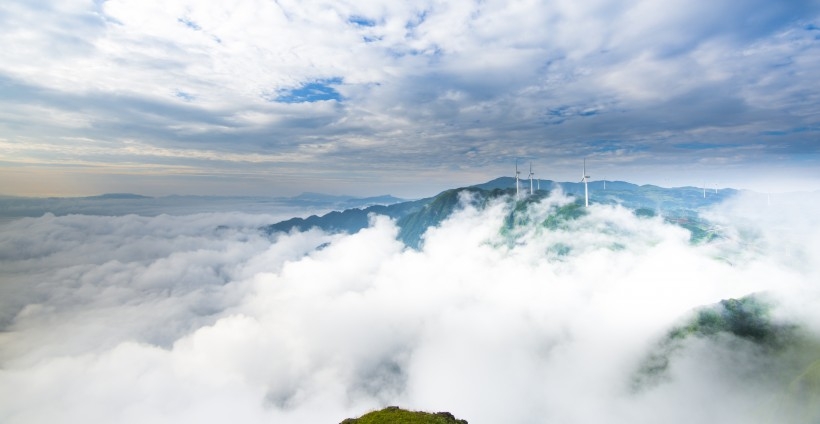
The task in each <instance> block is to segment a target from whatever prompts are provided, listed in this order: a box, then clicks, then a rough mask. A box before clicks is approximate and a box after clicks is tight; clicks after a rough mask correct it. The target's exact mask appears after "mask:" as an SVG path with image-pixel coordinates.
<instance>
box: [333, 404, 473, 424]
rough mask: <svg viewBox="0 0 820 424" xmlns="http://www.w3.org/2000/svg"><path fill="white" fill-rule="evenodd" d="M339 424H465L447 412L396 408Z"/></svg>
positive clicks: (392, 407)
mask: <svg viewBox="0 0 820 424" xmlns="http://www.w3.org/2000/svg"><path fill="white" fill-rule="evenodd" d="M341 424H467V421H465V420H460V419H457V418H455V417H454V416H453V414H451V413H449V412H437V413H434V414H433V413H429V412H419V411H407V410H404V409H401V408H399V407H396V406H388V407H387V408H384V409H382V410H380V411H373V412H370V413H368V414H365V415H362V416H361V417H359V418H348V419H346V420H344V421H342V422H341Z"/></svg>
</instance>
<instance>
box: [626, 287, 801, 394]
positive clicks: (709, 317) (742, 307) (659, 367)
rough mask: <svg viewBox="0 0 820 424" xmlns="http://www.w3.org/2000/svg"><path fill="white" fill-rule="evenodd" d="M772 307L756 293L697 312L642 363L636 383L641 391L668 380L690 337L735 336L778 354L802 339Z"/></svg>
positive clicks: (635, 379)
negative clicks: (778, 318)
mask: <svg viewBox="0 0 820 424" xmlns="http://www.w3.org/2000/svg"><path fill="white" fill-rule="evenodd" d="M771 308H772V305H771V303H769V302H768V301H767V300H766V299H765V297H763V296H761V295H756V294H752V295H749V296H745V297H742V298H740V299H726V300H721V301H720V302H719V303H717V304H715V305H711V306H706V307H702V308H699V309H697V310H695V311H694V312H693V315H692V317H691V318H689V319H688V320H687V321H686V322H685V323H684V324H682V325H680V326H677V327H674V328H673V329H671V330H670V331H669V332H668V333H667V334H666V336H665V337H664V338H663V339H662V340H661V341H660V342H659V343H658V344H657V346H656V347H655V349H653V351H652V352H650V353H649V355H647V357H646V358H645V359H644V361H643V362H642V363H641V365H640V367H639V369H638V372H637V373H636V375H635V377H634V381H633V388H634V389H640V388H644V387H646V386H651V385H655V384H658V383H660V382H662V381H664V380H665V379H666V378H667V375H666V373H667V371H668V368H669V365H670V361H672V359H673V357H674V355H675V353H676V352H677V351H679V350H680V349H681V348H682V347H683V345H684V342H685V341H686V340H687V339H689V338H693V337H694V338H710V339H716V338H717V337H720V336H721V335H731V336H734V337H736V338H738V339H741V340H745V341H747V342H750V343H751V344H752V345H754V346H755V347H756V349H757V350H758V351H759V352H760V353H761V354H764V355H771V356H774V355H777V354H779V353H781V352H783V351H784V350H785V349H787V348H789V347H792V346H794V345H795V343H796V342H797V341H798V340H799V333H798V330H799V329H798V327H797V326H796V325H793V324H790V323H779V322H775V321H772V319H771V314H770V311H771Z"/></svg>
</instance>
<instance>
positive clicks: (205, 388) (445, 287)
mask: <svg viewBox="0 0 820 424" xmlns="http://www.w3.org/2000/svg"><path fill="white" fill-rule="evenodd" d="M509 200H510V199H503V198H499V199H495V201H493V202H491V203H490V204H488V205H487V207H486V208H484V209H475V208H474V207H472V206H470V204H469V202H465V206H464V207H463V210H460V211H458V212H456V213H455V214H454V215H453V216H451V217H450V218H449V219H447V220H446V221H444V222H443V223H442V224H441V225H440V226H438V227H434V228H430V229H428V231H427V233H426V234H425V236H424V239H423V244H422V246H421V248H420V249H418V250H414V249H408V248H406V247H405V246H404V245H402V243H401V242H399V241H397V239H396V237H397V234H398V228H397V227H396V225H395V222H393V221H391V220H389V219H387V218H385V217H374V218H373V221H372V223H371V226H370V227H369V228H367V229H365V230H362V231H360V232H358V233H356V234H354V235H344V234H325V233H322V232H320V231H318V230H315V229H314V230H311V231H307V232H291V233H288V234H282V233H280V234H276V235H274V236H273V237H272V238H271V237H269V236H267V235H265V234H263V233H262V232H260V231H259V227H260V226H262V225H265V224H267V223H270V222H271V221H272V220H273V219H274V218H273V217H272V216H267V215H264V214H258V213H257V214H245V213H238V212H216V213H202V214H193V215H186V216H174V215H158V216H139V215H134V214H126V215H114V214H112V215H109V216H91V215H80V214H74V215H64V216H55V215H53V214H46V215H43V216H40V217H29V218H21V219H18V220H15V221H13V222H7V223H0V269H2V270H3V272H2V273H0V399H3V401H2V402H0V421H2V422H3V423H7V424H32V423H50V422H65V423H77V424H82V423H101V422H105V423H117V424H124V423H145V422H152V423H189V422H190V423H194V422H195V423H206V424H207V423H224V422H237V423H243V424H256V423H260V424H261V423H286V424H316V423H338V422H341V421H342V420H344V419H345V418H348V417H357V416H360V415H362V414H364V413H366V412H368V411H370V410H372V409H376V408H381V407H384V406H387V405H400V406H402V407H404V408H409V409H415V410H425V411H431V412H435V411H449V412H451V413H453V414H454V415H455V416H456V417H459V418H462V419H465V420H467V421H469V422H470V423H471V424H493V423H500V422H503V423H510V424H530V423H575V424H588V423H602V422H607V423H613V424H622V423H624V424H625V423H630V424H631V423H657V422H663V423H670V424H684V423H693V422H721V423H728V424H767V423H775V422H788V423H794V424H798V423H801V424H802V423H807V424H808V423H815V422H816V419H817V409H816V406H817V404H816V398H814V399H815V401H812V400H811V399H812V398H811V396H812V395H814V396H816V395H817V391H816V390H815V391H814V392H811V391H809V392H803V391H795V392H794V393H792V394H793V395H796V397H795V398H793V400H794V401H795V402H797V403H796V404H794V405H792V404H789V403H787V402H786V401H787V400H788V399H790V398H789V393H791V392H789V390H790V389H788V388H787V387H792V388H794V387H802V386H800V385H799V383H800V381H799V380H795V378H797V376H799V375H800V374H801V373H803V372H804V370H805V367H806V366H807V365H806V364H808V363H811V362H812V361H817V359H818V348H817V342H816V341H817V340H820V312H818V311H820V308H818V305H820V291H818V287H817V281H818V278H820V267H818V266H817V264H818V263H820V222H819V221H820V218H818V215H817V214H812V213H805V210H806V209H809V210H812V209H813V210H817V208H818V207H820V196H819V195H817V194H815V195H813V196H803V195H800V196H793V197H788V196H784V198H783V202H787V201H788V202H795V203H794V204H789V207H772V208H765V207H763V208H761V207H760V203H761V199H760V196H759V195H753V194H741V195H739V196H736V197H734V198H733V199H730V200H727V201H726V202H725V203H724V204H721V205H718V206H716V207H715V208H713V209H711V210H708V211H704V215H703V216H704V217H707V218H708V219H709V220H710V222H712V223H714V224H715V225H717V226H719V227H718V228H720V232H721V234H722V235H723V237H722V238H720V239H717V240H715V241H713V242H710V243H702V244H692V243H690V241H689V236H690V235H689V233H688V231H686V230H685V229H683V228H681V227H679V226H676V225H673V224H671V223H670V222H668V221H666V220H664V219H663V218H661V217H652V218H649V217H643V218H639V217H637V216H636V215H635V214H633V213H632V212H631V211H629V210H627V209H624V208H622V207H620V206H613V205H592V206H591V207H590V208H589V209H588V214H586V215H584V216H582V217H580V218H578V219H577V220H571V221H568V222H565V223H563V224H561V225H558V226H557V227H556V228H554V229H548V228H547V227H544V226H542V225H539V224H538V223H540V222H542V221H543V220H544V219H545V218H546V217H547V216H550V215H552V214H554V213H555V212H556V210H557V208H558V207H560V206H563V205H567V204H569V203H572V202H574V201H575V199H574V198H573V197H571V196H564V195H563V194H561V193H560V192H559V190H556V191H554V192H552V193H551V195H550V196H549V197H547V198H545V199H543V200H542V201H539V202H533V203H529V204H527V205H526V207H520V208H519V209H518V213H519V215H518V216H519V217H520V218H522V219H521V220H520V223H519V225H517V226H515V227H513V228H512V229H507V230H506V231H505V230H502V228H504V226H505V223H506V222H507V221H506V217H507V216H508V214H509V213H510V210H511V208H512V207H513V206H512V202H510V201H509ZM798 205H799V206H800V207H798ZM525 218H527V219H525ZM751 293H758V294H760V293H764V296H765V298H766V299H768V301H769V302H772V305H773V309H772V311H771V313H770V315H769V317H770V318H771V320H772V322H774V323H777V324H778V325H790V326H791V325H797V326H799V329H800V330H799V333H798V334H801V335H803V336H807V337H808V338H809V340H814V344H813V345H812V344H809V345H808V346H809V348H805V345H804V349H806V350H800V349H799V346H801V345H800V344H799V343H797V342H795V343H793V344H791V345H790V346H794V347H795V349H794V350H787V351H786V353H785V354H783V355H781V356H778V354H777V353H772V352H771V351H767V350H764V349H761V348H759V347H756V346H755V345H753V344H752V343H750V342H748V341H746V340H741V339H738V338H734V337H730V336H729V335H727V334H723V335H722V336H720V337H711V338H696V337H692V338H690V339H686V340H684V341H683V342H681V343H680V346H679V348H678V349H676V350H675V351H673V352H671V353H670V354H669V356H668V358H669V367H668V374H664V376H665V378H663V379H659V381H657V382H655V383H652V384H646V385H643V386H641V390H635V389H634V388H633V385H632V383H633V382H634V381H635V376H636V374H637V372H638V370H639V369H640V368H641V364H642V363H643V361H644V360H645V359H646V358H647V357H648V355H649V354H650V353H652V352H656V351H657V346H658V345H659V343H660V341H661V340H662V339H663V337H664V335H665V334H666V332H668V331H669V330H670V329H671V328H672V327H674V326H676V325H682V324H684V323H685V322H686V320H687V319H689V318H690V317H691V316H692V315H691V314H692V311H693V308H697V307H701V306H704V305H712V304H714V303H716V302H718V301H720V300H721V299H727V298H738V297H741V296H746V295H748V294H751ZM790 340H792V339H790ZM801 354H807V355H808V361H806V358H800V355H801ZM792 361H794V363H792ZM815 364H816V365H817V366H820V363H818V362H815ZM814 369H815V370H816V369H817V368H816V367H815V368H814ZM790 383H791V386H789V384H790ZM812 384H814V386H812ZM805 387H815V388H816V387H817V386H816V373H815V380H813V381H812V380H809V381H805ZM801 399H804V400H803V402H804V403H802V404H801V403H800V402H801ZM812 402H815V403H812ZM790 405H791V406H790ZM801 407H802V408H803V409H801ZM778 408H780V410H779V409H778ZM811 408H814V409H811ZM805 411H814V412H811V414H814V415H805V416H804V417H803V419H802V420H800V415H801V414H803V413H804V412H805ZM789 414H796V416H795V417H792V416H790V415H789Z"/></svg>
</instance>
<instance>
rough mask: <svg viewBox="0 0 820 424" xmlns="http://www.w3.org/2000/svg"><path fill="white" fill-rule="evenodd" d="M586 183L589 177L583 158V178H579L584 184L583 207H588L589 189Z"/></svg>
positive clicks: (585, 161)
mask: <svg viewBox="0 0 820 424" xmlns="http://www.w3.org/2000/svg"><path fill="white" fill-rule="evenodd" d="M587 181H589V175H587V160H586V158H584V174H583V178H581V182H582V183H584V205H585V206H586V207H589V188H588V187H587Z"/></svg>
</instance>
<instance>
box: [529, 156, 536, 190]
mask: <svg viewBox="0 0 820 424" xmlns="http://www.w3.org/2000/svg"><path fill="white" fill-rule="evenodd" d="M534 175H535V174H533V172H532V162H530V175H529V178H530V196H532V194H533V191H532V177H533V176H534Z"/></svg>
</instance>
